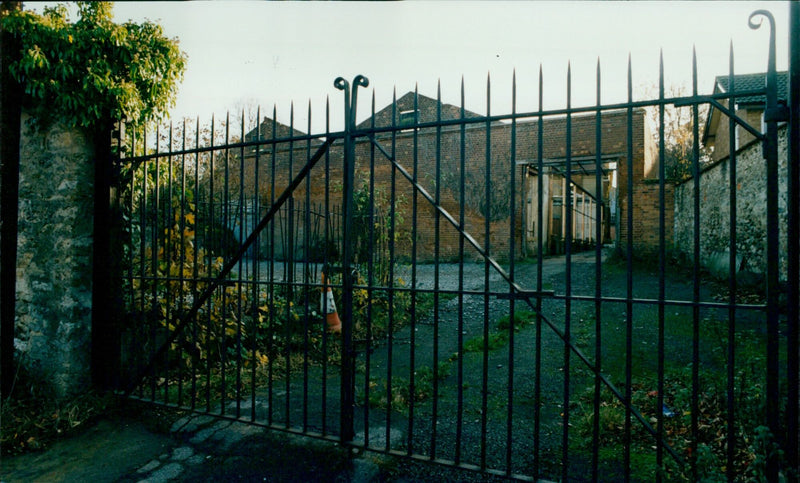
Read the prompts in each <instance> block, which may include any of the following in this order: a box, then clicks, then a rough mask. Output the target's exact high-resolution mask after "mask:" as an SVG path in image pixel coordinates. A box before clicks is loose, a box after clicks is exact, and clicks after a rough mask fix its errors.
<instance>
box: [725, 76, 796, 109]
mask: <svg viewBox="0 0 800 483" xmlns="http://www.w3.org/2000/svg"><path fill="white" fill-rule="evenodd" d="M777 74H778V76H777V77H778V99H783V100H786V99H788V94H789V72H788V71H782V72H778V73H777ZM766 78H767V73H766V72H757V73H755V74H739V75H734V76H733V86H734V89H735V90H736V92H743V91H754V90H758V89H763V88H764V85H765V83H766ZM729 82H730V77H729V76H727V75H718V76H717V77H716V78H715V79H714V94H721V93H725V92H728V84H729ZM764 100H765V96H764V95H763V94H762V95H759V96H744V97H737V98H736V102H737V103H738V104H761V103H763V102H764Z"/></svg>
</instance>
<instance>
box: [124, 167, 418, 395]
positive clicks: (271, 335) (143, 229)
mask: <svg viewBox="0 0 800 483" xmlns="http://www.w3.org/2000/svg"><path fill="white" fill-rule="evenodd" d="M170 166H171V167H170ZM170 166H166V165H165V166H162V167H161V168H160V169H157V170H155V171H154V169H153V166H152V164H151V165H149V166H148V165H146V166H144V167H142V168H141V171H143V173H144V174H140V175H139V177H140V178H141V179H142V180H143V181H142V182H141V183H142V184H144V185H147V186H153V187H155V186H157V185H159V184H163V185H165V189H163V190H162V191H163V192H164V193H165V194H162V195H161V196H163V197H164V202H162V204H161V207H160V208H159V209H158V210H155V209H153V208H149V207H148V206H147V203H146V202H145V200H144V199H142V200H138V201H137V200H134V203H133V207H134V209H135V210H140V212H141V213H142V214H141V215H137V214H134V215H133V216H132V217H131V220H133V228H132V232H133V233H134V237H133V240H140V242H139V243H138V246H133V245H135V244H136V242H134V244H132V246H131V249H132V252H133V253H134V257H133V259H132V261H131V267H132V273H135V275H136V276H135V277H133V278H132V279H131V296H130V297H129V300H128V301H129V304H130V306H129V312H130V314H131V317H130V324H129V325H130V327H131V330H132V334H133V335H132V337H133V339H135V340H136V341H138V344H136V345H137V346H143V347H144V349H143V350H142V349H139V352H141V353H142V354H151V353H152V352H153V351H155V350H157V348H158V346H159V343H160V341H162V340H164V338H165V337H166V336H167V335H168V334H171V333H173V332H175V331H176V330H179V335H178V336H177V338H176V339H175V340H174V341H173V342H172V344H171V346H170V356H168V359H169V360H168V370H169V371H170V375H169V376H167V377H163V376H162V377H159V378H158V380H157V381H156V386H159V387H164V390H165V391H166V394H167V395H166V398H167V399H168V400H172V401H175V400H177V399H179V398H181V391H182V387H183V385H185V384H190V381H194V383H196V384H199V386H200V387H199V389H198V391H199V393H201V394H204V393H213V394H215V395H219V396H222V395H223V393H224V396H225V397H236V396H237V395H238V393H241V392H243V391H247V390H249V388H250V385H252V384H253V381H254V380H255V383H256V384H259V381H261V382H263V381H265V380H267V379H270V378H271V379H275V378H284V377H288V375H289V372H290V371H292V370H294V369H298V368H300V367H303V365H304V364H312V365H313V364H317V365H319V364H322V363H323V362H325V363H327V364H333V365H336V364H338V363H339V362H340V360H341V353H340V347H339V345H338V343H337V340H338V337H337V336H334V335H331V334H326V332H325V321H324V320H323V314H322V313H321V308H320V307H319V306H318V303H319V297H320V295H319V294H320V292H319V288H318V287H313V286H309V285H292V286H289V285H286V284H280V283H278V284H275V283H269V282H265V281H263V280H249V279H242V278H240V277H239V276H238V275H237V274H232V276H231V277H228V280H226V281H223V282H222V283H221V284H220V286H219V287H217V288H216V289H215V290H214V291H213V293H212V294H211V297H210V298H209V300H208V301H207V302H206V303H204V304H203V305H202V307H200V308H199V310H198V313H197V316H196V317H195V318H193V319H192V321H191V322H190V324H189V326H187V327H183V328H182V329H181V328H180V327H178V326H177V322H178V321H179V320H180V319H181V317H182V315H183V314H185V313H187V312H188V311H189V310H190V309H191V308H192V306H193V305H194V303H195V300H196V299H197V297H199V296H200V295H201V294H202V293H203V292H205V291H206V290H207V289H208V288H209V287H210V286H211V285H210V284H211V283H212V281H213V280H214V279H215V278H216V277H217V276H218V274H219V273H220V271H221V269H222V267H223V265H224V263H225V261H226V260H227V259H228V258H229V256H230V255H229V253H226V250H227V249H226V246H227V244H221V245H220V244H217V243H215V242H214V240H213V239H211V240H209V234H208V233H209V232H208V230H209V227H208V225H207V220H206V219H205V218H202V217H200V215H199V213H197V205H196V204H195V202H194V197H195V195H194V193H193V191H192V190H191V189H184V190H182V191H180V192H177V191H175V190H174V189H173V188H174V186H181V185H183V183H174V184H173V183H171V182H168V181H167V182H165V181H166V175H165V174H164V173H165V172H169V170H170V169H172V170H173V172H172V174H170V175H169V177H170V179H173V178H174V179H181V178H182V177H183V176H185V174H184V173H183V171H182V169H181V168H180V167H176V166H173V165H170ZM148 179H149V180H150V181H145V180H148ZM153 189H155V188H153ZM367 190H368V187H367V185H366V184H365V185H363V186H362V187H361V188H360V189H358V190H357V191H356V201H357V203H356V208H357V209H356V214H357V216H356V218H355V224H356V228H355V232H356V233H357V241H358V242H357V246H358V247H361V248H364V247H366V248H373V249H375V248H376V247H384V249H383V250H377V251H376V253H377V255H376V256H375V258H376V260H373V261H370V259H369V258H366V259H365V256H366V255H364V254H363V253H362V255H361V257H360V258H357V262H359V263H358V265H357V266H358V267H359V268H358V270H356V271H355V277H356V278H355V280H354V284H355V285H356V287H357V288H356V289H355V290H354V292H353V323H354V328H353V337H354V339H356V340H366V339H369V340H380V339H383V338H385V337H386V335H387V334H388V332H389V331H391V330H397V329H399V328H401V327H402V326H403V325H404V324H405V322H406V321H407V320H408V319H409V317H410V313H409V308H410V306H411V294H410V293H409V292H408V291H406V290H403V288H404V286H405V281H404V280H403V279H402V278H401V277H399V276H398V275H396V271H397V265H396V264H397V262H396V261H394V262H392V261H390V260H389V258H388V253H387V252H386V250H385V247H386V245H387V244H388V237H389V236H390V235H389V234H390V233H394V236H395V239H398V237H401V236H402V233H400V232H399V231H397V230H395V231H394V232H393V231H392V227H391V226H390V225H389V223H390V222H389V221H388V218H387V217H380V216H375V215H371V214H370V213H369V212H368V208H369V207H370V206H371V205H372V204H373V203H376V204H378V205H379V207H380V206H383V205H385V204H386V203H388V202H389V200H388V197H387V196H386V195H385V194H383V193H382V192H378V193H375V192H372V193H369V192H368V191H367ZM151 191H152V190H151ZM140 196H141V197H143V198H144V197H147V196H148V195H147V194H142V195H140ZM149 196H151V199H152V194H151V195H149ZM376 200H377V201H376ZM395 201H397V200H395ZM151 203H152V201H151ZM403 209H404V208H403V204H402V203H398V202H395V204H394V207H393V208H392V210H393V213H394V216H395V219H397V218H400V219H402V216H403ZM165 217H171V221H170V222H169V223H165ZM142 220H143V221H142ZM204 225H205V226H204ZM211 228H212V229H213V226H212V227H211ZM237 247H238V244H237ZM364 253H367V254H368V253H369V251H368V250H367V251H364ZM335 261H336V260H329V263H331V262H335ZM368 277H369V280H368V279H367V278H368ZM326 280H327V282H328V283H330V284H331V286H332V287H334V288H335V287H340V286H341V273H339V272H336V271H333V273H326ZM368 282H369V283H368ZM312 283H313V281H312ZM368 285H370V287H369V288H367V287H368ZM334 292H335V298H336V301H337V305H338V306H339V307H341V290H340V289H335V290H334ZM420 300H421V299H420ZM234 381H235V383H234ZM151 382H152V381H151ZM223 388H224V390H223ZM215 397H217V396H215Z"/></svg>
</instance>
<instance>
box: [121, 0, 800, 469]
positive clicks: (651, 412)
mask: <svg viewBox="0 0 800 483" xmlns="http://www.w3.org/2000/svg"><path fill="white" fill-rule="evenodd" d="M793 8H794V6H793ZM758 16H763V17H764V18H767V19H768V20H769V21H770V24H771V25H770V27H771V29H772V32H774V21H773V20H772V17H771V15H769V14H768V13H767V12H762V11H759V12H756V13H755V14H754V16H753V17H751V26H753V27H754V28H757V26H758V25H757V24H755V23H753V19H754V18H757V17H758ZM793 55H795V56H796V55H797V54H796V52H794V54H793ZM793 65H796V64H793ZM696 72H697V69H696V63H695V65H694V85H693V92H692V95H690V96H683V97H678V98H666V97H665V95H664V85H663V67H662V75H661V85H660V94H659V96H658V98H657V99H653V100H649V101H634V100H633V98H632V94H631V93H632V86H631V81H630V79H631V75H630V66H629V72H628V74H629V75H628V79H629V85H628V93H629V94H628V100H627V102H624V103H621V104H614V105H604V104H602V103H601V100H600V94H599V92H600V88H599V85H600V69H599V65H598V70H597V85H598V94H597V103H596V105H594V106H590V107H573V106H572V105H571V101H570V97H569V96H570V80H569V74H568V81H567V92H568V97H567V105H566V107H565V108H564V109H557V110H549V111H546V110H543V109H542V108H541V107H540V108H539V109H538V110H537V111H533V112H517V111H516V89H517V87H516V82H515V83H514V85H513V86H512V97H513V99H514V101H513V102H512V106H514V107H513V108H512V112H511V113H510V114H503V115H496V114H492V109H491V96H490V89H489V84H488V81H487V96H486V114H485V115H478V114H474V113H471V112H469V111H468V110H467V109H466V108H465V105H464V97H465V96H464V87H463V84H462V92H461V103H460V105H459V106H452V105H448V104H445V103H443V102H442V100H441V93H440V92H439V93H437V96H436V99H431V98H427V97H425V96H422V95H420V94H419V93H418V92H413V93H409V94H407V95H405V96H401V97H400V98H397V96H395V97H394V100H393V102H392V104H391V105H390V106H389V107H387V108H386V109H383V110H381V111H376V110H375V100H374V97H373V99H372V109H371V116H370V118H369V119H368V120H367V121H364V122H362V123H360V124H357V123H356V117H355V113H356V107H357V101H358V97H357V96H358V92H359V87H367V85H368V81H367V79H366V78H365V77H363V76H358V77H356V78H355V79H354V81H353V84H352V85H351V84H350V83H348V82H347V81H346V80H344V79H342V78H339V79H337V80H336V81H335V86H336V88H338V89H340V90H342V91H343V93H344V96H345V110H344V111H345V112H344V118H345V123H344V126H345V127H344V130H343V131H340V132H331V131H330V129H326V132H324V133H321V134H318V135H312V134H305V133H303V132H300V131H298V130H297V129H296V127H295V125H294V122H293V121H292V122H290V123H289V125H288V126H285V125H282V124H279V123H278V122H277V121H276V120H275V119H276V117H277V116H276V113H275V111H273V113H272V119H266V118H265V119H264V120H261V116H260V114H259V115H258V116H257V122H256V125H255V126H254V128H253V129H252V130H250V131H249V132H247V128H246V121H245V119H244V115H243V116H242V120H241V129H240V130H239V132H238V133H237V134H236V135H233V134H232V133H231V129H230V126H231V122H230V119H227V120H226V121H225V122H224V123H222V124H224V126H223V131H224V140H222V139H220V137H221V136H222V134H220V130H219V129H218V128H219V126H217V125H215V122H214V121H213V120H212V123H211V127H210V130H208V131H205V132H204V131H203V129H201V127H200V123H199V121H198V122H197V123H196V125H195V127H194V130H192V129H191V127H189V128H187V125H186V123H185V122H184V123H183V124H182V125H181V126H175V125H170V127H169V128H168V129H165V130H162V129H158V130H156V131H155V132H149V133H148V132H146V131H145V130H143V129H135V128H133V127H129V128H128V133H127V140H126V141H125V142H124V143H121V144H120V146H119V148H120V150H121V151H126V152H127V153H128V157H127V159H123V165H125V166H128V167H129V169H128V170H127V171H126V175H125V176H126V179H125V185H124V186H125V189H124V193H125V199H126V203H127V205H128V212H129V214H130V217H129V219H128V222H129V226H128V228H129V229H128V235H129V240H128V246H129V248H130V260H129V263H128V265H127V266H128V271H127V273H126V274H125V277H124V282H125V284H126V287H127V293H126V295H127V299H126V305H127V314H128V324H127V326H126V328H125V333H124V334H123V335H124V337H123V340H124V341H125V342H124V344H123V354H122V362H123V364H122V365H123V367H127V368H130V373H129V374H127V375H126V379H127V380H128V381H129V384H128V386H127V392H128V394H130V395H131V396H132V397H138V398H141V399H145V400H148V401H152V402H155V403H161V404H168V405H177V406H180V407H186V408H189V409H191V410H194V411H200V412H205V413H209V414H214V415H219V416H221V417H228V418H235V419H237V420H241V421H244V422H248V423H252V424H259V425H264V426H268V427H271V428H276V429H280V430H285V431H290V432H298V433H302V434H306V435H312V436H317V437H321V438H327V439H332V440H335V441H340V442H342V443H345V444H348V445H352V446H354V447H359V448H364V449H368V450H371V451H378V452H384V453H390V454H396V455H402V456H408V457H412V458H416V459H420V460H424V461H430V462H435V463H440V464H446V465H455V466H459V467H464V468H470V469H475V470H479V471H483V472H489V473H496V474H501V475H507V476H513V477H516V478H521V479H538V478H554V479H556V478H561V479H563V480H568V479H572V478H585V479H592V480H617V479H625V480H640V479H651V478H655V479H680V478H686V479H694V480H696V479H699V478H702V477H706V476H713V475H719V476H725V477H727V478H729V479H737V478H741V479H744V478H749V477H751V476H757V475H762V474H763V475H765V476H766V477H768V478H770V479H776V478H777V477H778V473H779V472H780V473H782V474H783V475H785V476H787V477H789V478H796V477H797V474H796V473H793V471H794V470H795V469H796V468H797V436H798V431H797V400H798V398H797V391H798V387H797V382H798V380H797V348H798V344H797V306H796V305H797V304H796V302H797V267H798V265H797V257H798V251H797V250H793V249H788V251H787V252H785V253H784V254H781V253H780V251H781V240H780V239H779V236H782V235H781V234H780V230H779V227H780V226H786V227H788V229H789V230H790V231H789V234H790V236H789V237H788V240H790V241H789V242H787V243H791V244H795V242H796V239H797V237H796V236H794V238H792V235H791V234H794V235H796V234H797V233H796V231H797V228H796V227H797V223H796V221H797V219H796V216H797V209H798V203H797V193H798V191H800V190H798V185H797V181H796V176H797V172H796V170H797V169H798V167H797V161H796V159H795V160H792V161H790V162H789V163H787V165H786V166H787V168H786V169H788V170H789V173H788V174H787V178H788V179H789V180H790V183H789V186H788V189H787V191H786V192H787V193H788V196H787V199H788V200H789V201H788V203H789V205H788V209H787V210H785V211H781V210H779V207H778V202H779V200H778V195H779V192H780V190H779V186H778V180H779V177H780V176H784V174H782V173H780V172H779V171H778V166H779V165H778V145H779V143H778V134H779V129H778V128H779V126H778V123H779V122H784V121H788V110H787V109H786V108H785V105H784V106H782V105H780V104H779V103H778V98H777V93H778V86H777V77H776V76H777V73H776V69H775V63H774V40H773V42H772V44H771V45H770V61H769V65H768V73H767V74H766V77H765V78H766V86H765V87H764V88H759V89H756V90H748V91H741V90H739V91H736V90H735V89H734V88H733V82H734V79H735V75H734V72H733V67H732V61H731V72H730V76H729V80H730V85H731V88H730V90H729V92H726V93H721V94H712V95H698V93H697V82H696ZM793 85H795V86H796V85H798V84H797V83H796V82H795V83H794V84H793ZM542 86H543V82H542V75H541V73H540V76H539V106H542V99H543V94H542V92H543V89H542ZM752 96H764V97H765V98H766V106H765V125H766V132H764V133H761V132H760V130H758V129H754V128H752V127H750V126H749V125H748V124H747V123H746V122H744V121H743V120H742V119H741V118H740V117H739V116H737V113H736V111H735V109H733V110H732V109H729V108H728V107H727V106H731V105H735V104H736V98H744V97H752ZM709 103H710V104H712V105H713V106H714V108H715V109H718V110H719V111H720V112H722V113H724V114H726V115H727V116H728V119H729V129H730V131H729V132H733V131H734V130H735V129H736V126H737V125H739V126H742V128H744V129H746V130H747V131H748V132H750V134H752V135H753V136H754V137H755V139H756V141H757V142H762V143H763V145H764V157H765V159H766V177H765V181H766V208H765V210H764V216H765V217H766V219H767V225H766V226H767V228H766V230H765V231H764V232H763V233H762V235H763V236H764V237H765V238H766V242H765V247H766V249H765V256H764V257H763V258H764V260H765V268H764V279H763V283H761V284H760V285H758V286H757V287H755V288H753V287H750V288H748V287H744V285H745V284H744V283H743V280H742V277H743V275H742V274H741V273H740V271H739V267H740V266H741V264H742V262H741V261H740V260H741V258H742V257H741V253H738V250H739V248H738V247H740V246H742V242H741V240H740V236H739V234H737V217H738V216H740V215H739V214H738V211H737V190H738V188H737V184H738V183H740V182H741V178H740V174H738V172H737V164H736V163H737V161H736V159H737V156H739V152H737V149H736V148H737V147H736V146H735V145H734V144H733V138H734V136H729V137H730V138H731V146H730V147H731V149H730V155H729V156H728V157H727V158H726V159H727V161H726V162H727V163H729V164H728V165H727V166H728V167H729V168H728V169H729V176H730V177H729V187H730V188H729V189H728V190H727V195H728V197H729V205H730V207H731V208H730V210H729V216H728V217H727V222H728V226H729V227H730V228H729V229H728V230H727V233H726V234H725V237H726V239H727V240H728V242H729V247H730V249H729V251H728V252H727V254H726V255H727V259H726V260H725V261H726V262H727V268H726V270H727V275H728V277H727V279H728V282H726V283H727V285H722V286H719V285H711V286H709V285H708V284H707V280H708V279H707V277H705V276H704V273H703V272H702V271H701V268H702V267H701V261H702V260H703V259H704V258H703V257H704V255H705V254H704V253H703V252H702V251H701V250H702V247H703V246H704V244H705V243H707V241H706V240H704V239H701V234H702V232H703V231H702V230H701V226H702V224H703V223H708V220H704V219H703V218H702V217H701V206H702V205H701V203H703V201H701V196H700V195H699V193H701V192H702V191H701V190H702V189H703V186H702V179H703V178H702V172H701V170H702V169H703V166H702V165H701V153H700V148H699V146H700V139H699V125H700V117H699V106H701V105H703V104H709ZM668 106H685V107H686V108H688V109H690V110H691V116H692V122H693V124H692V125H693V129H694V132H693V142H692V146H693V149H692V153H691V156H690V158H691V159H690V160H689V162H690V168H691V173H690V174H691V177H690V179H689V181H684V182H683V184H685V185H687V186H688V185H689V184H691V186H692V188H693V190H694V191H693V193H695V195H694V196H693V198H691V200H690V202H689V203H688V206H690V207H691V209H692V216H691V217H690V218H691V220H692V221H691V224H690V229H689V231H690V233H691V238H690V241H689V242H688V245H687V244H685V243H684V245H683V246H677V245H676V244H677V242H676V244H674V243H673V242H672V241H671V239H672V234H671V233H670V231H671V229H672V224H673V223H675V220H674V218H675V216H677V215H676V214H675V213H676V212H670V211H669V209H668V208H666V207H667V206H669V205H668V201H669V199H670V197H672V196H674V190H675V189H676V188H675V187H674V185H673V183H672V182H671V180H668V179H667V175H666V168H667V167H666V162H665V159H666V157H665V150H666V147H665V137H664V136H656V138H657V139H658V146H657V151H658V153H659V156H658V159H659V160H660V162H658V163H656V167H655V168H654V171H652V177H651V179H647V172H646V171H647V167H646V166H645V148H646V144H647V143H648V142H650V141H649V140H648V138H647V137H646V136H645V135H644V133H645V132H646V131H645V130H644V129H643V124H644V122H645V120H644V116H645V114H644V111H643V109H644V108H653V109H655V110H657V111H658V112H659V115H658V117H657V118H658V119H659V121H660V126H659V128H660V129H659V132H660V133H664V129H665V126H664V110H665V109H666V108H667V107H668ZM792 108H793V109H795V106H794V104H792ZM795 110H796V109H795ZM308 117H309V127H308V132H311V128H310V118H311V113H310V108H309V114H308ZM325 119H326V125H330V124H329V121H330V109H326V117H325ZM794 126H795V125H794V124H793V125H792V126H790V128H791V129H795V128H794ZM792 132H793V133H794V131H792ZM792 135H793V136H796V134H792ZM234 137H235V138H236V139H234ZM187 145H188V146H189V147H187ZM794 146H796V144H795V145H794ZM793 150H794V148H793V147H792V148H790V151H792V152H793ZM793 156H796V154H793ZM687 189H688V188H687ZM557 191H558V193H559V194H556V192H557ZM339 206H341V210H338V208H337V207H339ZM648 210H649V211H648ZM556 212H557V213H558V217H556ZM781 213H788V216H789V219H788V222H787V223H786V224H785V225H781V224H782V223H784V222H783V221H782V220H781V219H780V216H782V215H781ZM556 220H557V221H556ZM648 223H650V224H649V225H648ZM587 224H588V225H587ZM587 226H588V228H587ZM648 229H652V230H653V231H654V232H655V236H650V235H651V233H648V232H647V230H648ZM792 240H794V241H792ZM785 246H787V247H789V246H790V245H789V244H787V245H785ZM791 246H795V245H791ZM673 249H674V250H673ZM681 250H683V252H684V255H683V256H682V257H681V256H678V255H676V254H677V253H678V252H680V251H681ZM742 251H744V249H742ZM561 253H563V255H560V254H561ZM546 255H547V256H546ZM637 260H638V261H637ZM647 260H650V263H648V262H647ZM677 260H682V261H683V262H685V263H686V265H685V266H684V267H680V266H677V264H676V263H673V262H675V261H677ZM781 260H785V262H784V263H785V265H784V266H782V265H781V263H782V262H781ZM323 273H324V274H325V276H324V277H323V276H322V274H323ZM687 280H688V282H687ZM782 286H785V287H787V289H786V290H787V292H786V293H787V295H788V297H782V296H781V290H782V288H781V287H782ZM743 289H747V290H746V291H743ZM329 290H330V292H329ZM328 293H332V294H334V295H333V298H334V300H335V301H336V306H337V307H338V309H339V312H338V313H333V311H334V310H335V308H334V307H333V306H332V305H331V304H330V302H329V299H328V297H329V296H328V295H327V294H328ZM320 299H322V303H321V304H320ZM787 300H788V303H787ZM337 317H338V318H340V319H341V332H340V333H339V332H337V331H335V330H329V328H332V327H334V326H335V325H336V319H337ZM744 387H748V388H750V390H749V391H743V390H742V388H744Z"/></svg>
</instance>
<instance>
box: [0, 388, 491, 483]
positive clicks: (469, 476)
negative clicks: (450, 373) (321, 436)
mask: <svg viewBox="0 0 800 483" xmlns="http://www.w3.org/2000/svg"><path fill="white" fill-rule="evenodd" d="M131 404H134V405H135V403H126V405H131ZM132 413H133V414H134V415H133V416H109V417H106V418H104V419H101V420H100V421H98V422H97V423H95V424H94V425H92V426H91V427H90V428H89V429H87V430H85V431H84V432H82V433H80V434H77V435H73V436H71V437H69V438H67V439H65V440H62V441H59V442H57V443H55V444H54V445H52V446H51V447H50V448H48V449H47V450H46V451H43V452H39V453H28V454H25V455H21V456H16V457H10V458H8V457H7V458H4V459H3V460H2V464H0V481H2V482H4V483H5V482H8V483H10V482H62V481H63V482H78V481H87V482H94V483H99V482H107V481H108V482H112V481H119V482H151V483H157V482H168V481H178V482H182V481H186V482H188V481H191V482H195V481H199V482H212V481H213V482H218V481H271V482H284V481H285V482H298V481H303V482H306V481H325V482H369V481H400V482H411V481H433V480H436V481H445V482H446V481H500V479H498V478H493V479H492V480H487V479H486V478H485V477H482V476H480V475H477V474H475V473H467V472H460V471H458V470H453V469H443V468H442V467H438V466H430V465H422V464H418V463H413V462H408V461H398V460H396V459H393V458H389V457H381V456H376V455H372V454H356V453H351V452H350V451H349V450H348V449H346V448H343V447H341V446H339V445H338V444H336V443H333V442H326V441H320V440H313V439H310V438H303V437H300V436H294V435H290V434H284V433H281V432H278V431H268V430H265V429H263V428H260V427H256V426H250V425H247V424H243V423H237V422H232V421H226V420H219V419H215V418H212V417H209V416H204V415H197V414H183V415H181V414H180V413H178V412H174V411H169V410H164V409H147V408H144V409H143V408H136V409H135V410H133V411H132ZM170 422H171V424H170ZM167 425H169V427H167Z"/></svg>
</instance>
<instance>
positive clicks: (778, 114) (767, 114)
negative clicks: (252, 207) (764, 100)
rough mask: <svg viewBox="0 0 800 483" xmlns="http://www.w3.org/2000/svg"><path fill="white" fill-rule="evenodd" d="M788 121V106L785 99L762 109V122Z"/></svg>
mask: <svg viewBox="0 0 800 483" xmlns="http://www.w3.org/2000/svg"><path fill="white" fill-rule="evenodd" d="M770 121H775V122H788V121H789V107H788V106H787V105H786V102H785V101H779V102H778V107H774V108H772V109H766V110H765V111H764V122H770Z"/></svg>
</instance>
